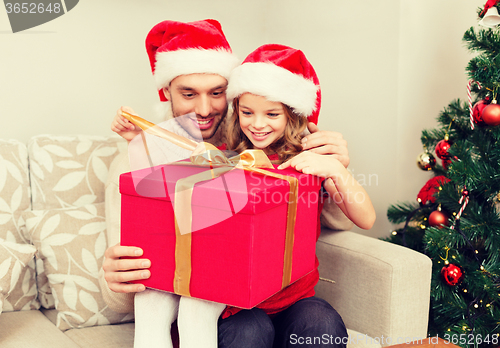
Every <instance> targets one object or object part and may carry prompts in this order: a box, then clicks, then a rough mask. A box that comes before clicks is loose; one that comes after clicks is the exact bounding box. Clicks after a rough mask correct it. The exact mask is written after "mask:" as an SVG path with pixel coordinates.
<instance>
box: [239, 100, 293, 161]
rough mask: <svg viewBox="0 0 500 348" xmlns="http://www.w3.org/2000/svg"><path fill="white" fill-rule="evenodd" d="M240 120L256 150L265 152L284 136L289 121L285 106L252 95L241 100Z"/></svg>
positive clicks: (244, 131) (242, 128)
mask: <svg viewBox="0 0 500 348" xmlns="http://www.w3.org/2000/svg"><path fill="white" fill-rule="evenodd" d="M238 118H239V121H240V127H241V130H242V131H243V133H244V134H245V135H246V136H247V138H248V139H249V140H250V141H251V142H252V144H253V146H254V148H256V149H262V150H264V151H265V150H266V148H267V147H268V146H269V145H271V144H273V143H274V142H275V141H276V140H278V139H280V138H281V137H282V136H283V133H284V132H285V128H286V124H287V121H288V119H287V116H286V115H285V110H284V108H283V104H281V103H280V102H272V101H269V100H267V99H266V98H265V97H262V96H258V95H255V94H250V93H244V94H243V95H241V97H240V98H239V110H238ZM266 153H267V152H266Z"/></svg>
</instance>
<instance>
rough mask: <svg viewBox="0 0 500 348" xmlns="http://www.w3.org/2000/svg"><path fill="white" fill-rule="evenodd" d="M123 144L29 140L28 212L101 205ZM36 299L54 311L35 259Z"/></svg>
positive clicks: (46, 138)
mask: <svg viewBox="0 0 500 348" xmlns="http://www.w3.org/2000/svg"><path fill="white" fill-rule="evenodd" d="M126 151H127V142H126V141H125V140H124V139H122V138H120V137H98V136H89V135H76V136H51V135H39V136H35V137H33V138H32V139H31V140H30V142H29V144H28V153H29V164H30V177H31V191H32V209H33V210H45V209H53V208H67V207H71V206H75V207H78V206H83V205H85V204H91V203H100V202H104V183H105V182H106V177H107V174H108V169H109V166H110V164H111V162H112V161H113V159H114V158H115V157H116V155H117V154H118V153H120V152H126ZM36 266H37V284H38V298H39V300H40V302H41V304H42V306H43V307H45V308H48V309H51V308H54V298H53V296H52V290H51V288H50V286H49V282H48V279H47V276H46V274H45V269H44V263H43V262H42V261H41V259H39V258H38V259H37V265H36Z"/></svg>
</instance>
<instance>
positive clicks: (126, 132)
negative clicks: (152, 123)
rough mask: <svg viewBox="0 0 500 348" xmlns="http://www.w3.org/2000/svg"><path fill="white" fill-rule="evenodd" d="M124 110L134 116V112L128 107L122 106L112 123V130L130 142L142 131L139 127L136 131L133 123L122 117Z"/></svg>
mask: <svg viewBox="0 0 500 348" xmlns="http://www.w3.org/2000/svg"><path fill="white" fill-rule="evenodd" d="M122 110H123V111H126V112H128V113H130V114H134V110H132V109H131V108H129V107H128V106H122V107H121V108H119V109H118V110H117V111H116V114H115V117H114V118H113V121H112V122H111V130H112V131H113V132H115V133H116V134H118V135H119V136H121V137H122V138H124V139H126V140H127V141H128V142H130V141H131V140H132V139H134V137H135V136H136V135H137V134H139V133H140V132H141V130H140V129H138V128H139V127H137V129H136V127H135V126H134V124H133V123H131V122H130V121H128V120H127V119H126V118H125V117H123V116H122V113H121V111H122Z"/></svg>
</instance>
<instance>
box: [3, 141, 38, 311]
mask: <svg viewBox="0 0 500 348" xmlns="http://www.w3.org/2000/svg"><path fill="white" fill-rule="evenodd" d="M29 208H30V196H29V177H28V152H27V150H26V145H24V144H22V143H20V142H18V141H16V140H0V242H2V241H7V242H11V243H26V244H29V243H30V242H29V237H28V236H27V235H26V231H25V230H26V229H25V227H24V222H23V220H22V219H21V212H22V211H24V210H29ZM28 261H29V262H28V264H27V267H23V268H22V269H21V274H20V276H19V281H18V282H17V283H16V284H15V286H14V287H13V288H12V289H10V295H9V297H8V298H7V299H6V300H5V301H4V305H3V311H4V312H7V311H13V310H29V309H38V308H40V303H39V302H38V300H37V298H36V292H35V293H34V294H33V293H32V290H33V286H34V285H35V272H34V270H35V260H34V258H30V260H28Z"/></svg>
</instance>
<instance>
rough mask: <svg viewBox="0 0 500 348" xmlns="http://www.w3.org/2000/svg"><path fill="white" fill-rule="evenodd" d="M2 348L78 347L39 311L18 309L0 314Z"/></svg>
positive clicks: (0, 343)
mask: <svg viewBox="0 0 500 348" xmlns="http://www.w3.org/2000/svg"><path fill="white" fill-rule="evenodd" d="M0 347H2V348H24V347H36V348H57V347H61V348H63V347H64V348H79V346H78V345H77V344H75V343H74V342H73V341H72V340H71V339H69V338H68V337H67V336H65V335H64V334H63V333H62V332H61V331H60V330H58V329H57V328H56V327H55V326H54V325H53V324H52V323H51V322H50V320H48V319H47V318H46V317H45V316H44V315H43V314H42V313H41V312H40V311H22V312H21V311H18V312H10V313H3V314H2V315H0Z"/></svg>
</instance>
